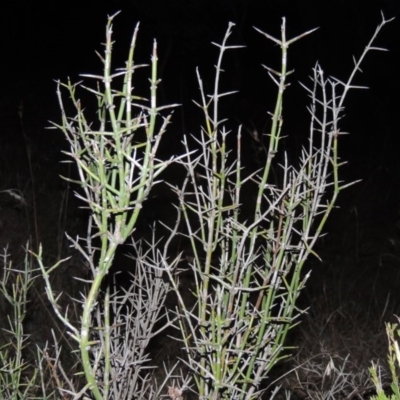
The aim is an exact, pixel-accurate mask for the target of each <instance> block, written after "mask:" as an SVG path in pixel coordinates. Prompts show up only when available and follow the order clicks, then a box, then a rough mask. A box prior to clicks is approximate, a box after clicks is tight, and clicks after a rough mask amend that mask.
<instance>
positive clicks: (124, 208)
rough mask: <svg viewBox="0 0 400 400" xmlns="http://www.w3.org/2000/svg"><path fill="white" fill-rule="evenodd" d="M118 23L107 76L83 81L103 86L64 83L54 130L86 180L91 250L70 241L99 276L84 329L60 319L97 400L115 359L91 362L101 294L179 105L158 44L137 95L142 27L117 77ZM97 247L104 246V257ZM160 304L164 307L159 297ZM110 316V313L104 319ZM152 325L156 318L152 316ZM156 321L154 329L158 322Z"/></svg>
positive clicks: (160, 164) (86, 303) (108, 48)
mask: <svg viewBox="0 0 400 400" xmlns="http://www.w3.org/2000/svg"><path fill="white" fill-rule="evenodd" d="M114 17H115V15H114V16H112V17H110V18H109V19H108V23H107V27H106V42H105V50H104V55H103V56H102V55H100V54H99V58H100V60H101V62H102V63H103V75H101V76H97V75H83V76H84V77H86V78H90V79H94V80H96V82H97V83H96V86H95V88H90V87H87V86H84V85H82V84H81V83H78V84H72V83H71V82H70V81H68V83H66V84H64V83H60V82H58V90H57V94H58V100H59V104H60V108H61V112H62V123H61V124H59V125H58V124H54V125H55V127H56V128H58V129H60V130H61V131H62V132H63V133H64V135H65V137H66V139H67V141H68V143H69V148H70V149H69V150H68V151H66V152H65V154H66V155H67V156H68V157H69V158H70V159H71V160H72V161H70V162H73V163H75V165H76V166H77V171H78V176H79V178H78V180H77V181H73V182H75V183H77V184H78V185H80V187H81V190H82V191H81V192H76V196H77V197H78V198H79V199H80V200H82V201H83V202H84V204H85V208H87V209H88V210H89V211H90V221H89V228H88V234H87V238H86V240H85V241H86V245H85V246H84V247H82V246H81V245H80V244H79V238H78V239H76V240H73V239H71V242H72V246H74V247H76V248H77V249H78V250H79V251H80V252H81V253H82V254H83V256H84V258H85V259H86V261H87V262H88V264H89V266H90V269H91V273H92V279H91V280H90V288H89V292H88V294H87V296H86V297H85V298H84V300H83V313H82V318H81V326H80V328H79V329H77V328H74V327H73V326H72V325H71V323H70V322H69V321H68V319H67V317H66V316H65V317H64V316H61V315H60V314H59V316H60V318H61V319H62V320H63V322H64V323H65V325H66V326H67V327H69V328H70V330H71V333H72V334H73V337H74V338H75V340H76V341H77V342H78V344H79V347H80V352H81V358H82V363H83V369H84V373H85V377H86V380H87V388H89V389H90V390H91V391H92V393H93V396H94V397H95V398H96V400H100V399H102V398H104V397H103V396H104V395H107V390H108V387H109V384H104V385H103V386H100V385H99V382H98V379H96V376H97V374H98V370H99V368H100V367H99V366H100V365H102V363H103V362H102V361H101V362H100V361H99V360H103V359H104V358H105V365H109V364H110V357H111V356H110V352H109V346H108V347H104V348H100V350H99V351H98V352H97V354H96V357H95V359H93V357H91V353H90V349H91V346H93V344H94V343H93V342H91V339H90V337H91V334H92V331H93V323H92V314H93V312H94V311H95V308H96V307H97V306H98V296H99V290H100V287H101V284H102V282H103V280H104V277H105V276H106V274H107V273H108V271H109V269H110V267H111V265H112V263H113V260H114V256H115V252H116V249H117V247H118V246H120V245H121V244H123V243H125V241H126V240H127V239H128V238H129V237H130V236H131V235H132V233H133V231H134V229H135V225H136V222H137V219H138V216H139V213H140V211H141V209H142V207H143V203H144V201H145V200H146V198H147V197H148V195H149V192H150V190H151V188H152V187H153V186H154V184H155V183H156V178H157V176H159V175H160V173H161V172H162V171H163V170H164V169H165V168H166V167H167V165H168V164H169V163H170V162H171V161H172V160H169V161H161V160H159V159H157V151H158V148H159V145H160V142H161V140H162V137H163V134H164V133H165V130H166V127H167V125H168V123H169V121H170V118H171V114H169V115H168V116H167V117H162V119H161V122H157V121H159V120H160V118H159V117H160V112H161V111H163V110H165V109H167V108H171V107H174V106H175V105H169V106H162V107H160V106H158V104H157V86H158V84H159V79H158V77H157V61H158V58H157V44H156V42H154V45H153V52H152V59H151V61H152V62H151V78H150V101H147V100H146V99H144V98H141V97H139V96H137V95H134V92H133V88H134V86H133V82H132V81H133V76H134V73H135V71H136V70H137V69H138V68H140V67H143V65H136V64H135V63H134V52H135V46H136V40H137V35H138V29H139V25H137V26H136V29H135V31H134V34H133V37H132V41H131V44H130V48H129V53H128V59H127V61H126V66H125V67H124V68H121V69H118V70H117V71H116V72H113V70H112V54H113V44H114V43H113V41H112V22H113V19H114ZM121 78H122V87H121V88H117V87H116V86H117V82H118V81H119V79H121ZM62 88H64V89H66V90H67V92H68V93H69V96H70V101H71V102H72V104H73V106H74V109H75V112H76V114H75V116H74V117H69V116H68V115H67V112H66V108H65V106H64V102H63V97H62V95H61V89H62ZM78 88H83V89H86V90H87V91H88V92H89V93H91V94H93V95H94V96H95V98H96V99H97V121H96V122H95V123H89V122H87V118H86V115H87V112H86V110H85V109H84V107H83V105H82V104H81V101H80V99H79V98H78V97H77V89H78ZM95 240H99V241H100V245H99V254H98V255H97V254H96V251H97V250H96V249H97V247H96V246H95V245H94V243H95V242H94V241H95ZM38 259H39V263H40V265H41V268H42V271H43V276H44V277H45V278H46V277H48V276H49V273H50V272H51V270H52V269H50V270H49V271H46V270H45V268H44V266H43V261H42V257H41V253H40V254H39V255H38ZM154 263H156V261H154ZM157 279H158V280H160V279H161V277H160V276H158V278H157ZM46 284H47V292H48V293H49V298H50V300H51V302H52V304H53V307H54V308H55V309H57V299H56V298H55V297H54V296H52V295H51V293H52V289H51V286H50V283H49V280H48V279H47V280H46ZM150 292H151V291H150ZM156 299H158V300H160V298H159V297H156ZM160 301H161V300H160ZM106 316H107V312H105V314H104V317H106ZM149 318H152V317H151V315H150V316H149ZM107 321H108V322H107ZM151 321H152V323H153V325H154V321H153V320H151ZM103 323H104V329H109V328H110V326H109V320H108V318H105V320H104V321H103ZM107 324H108V325H107ZM104 371H105V374H106V375H109V374H111V372H110V369H109V368H106V369H105V370H104ZM103 380H104V382H105V383H107V382H109V376H105V377H104V378H103ZM102 391H103V394H102Z"/></svg>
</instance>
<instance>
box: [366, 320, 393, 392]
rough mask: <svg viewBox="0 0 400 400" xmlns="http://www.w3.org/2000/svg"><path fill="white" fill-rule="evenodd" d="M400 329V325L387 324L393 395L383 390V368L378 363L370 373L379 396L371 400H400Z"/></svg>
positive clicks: (373, 365)
mask: <svg viewBox="0 0 400 400" xmlns="http://www.w3.org/2000/svg"><path fill="white" fill-rule="evenodd" d="M398 327H399V325H398V324H390V323H388V324H386V334H387V337H388V341H389V353H388V364H389V369H390V376H391V380H392V383H391V384H390V390H391V391H392V394H387V392H388V390H386V391H385V390H384V388H383V383H382V380H383V379H382V376H381V374H380V372H381V368H380V367H379V365H377V364H376V363H372V366H371V368H370V369H369V371H370V374H371V378H372V381H373V383H374V385H375V389H376V393H377V394H376V396H372V397H371V400H400V386H399V377H400V374H399V371H400V348H399V338H400V329H398Z"/></svg>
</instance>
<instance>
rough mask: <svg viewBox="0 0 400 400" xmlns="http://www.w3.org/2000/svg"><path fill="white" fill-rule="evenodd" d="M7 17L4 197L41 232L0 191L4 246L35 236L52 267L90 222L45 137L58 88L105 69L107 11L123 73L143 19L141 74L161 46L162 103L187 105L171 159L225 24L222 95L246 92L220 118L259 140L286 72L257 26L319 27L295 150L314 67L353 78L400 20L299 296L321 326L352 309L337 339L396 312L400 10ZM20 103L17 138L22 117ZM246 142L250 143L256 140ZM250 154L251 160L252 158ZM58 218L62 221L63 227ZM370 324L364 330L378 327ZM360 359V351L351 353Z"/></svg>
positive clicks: (4, 13) (300, 73) (3, 28)
mask: <svg viewBox="0 0 400 400" xmlns="http://www.w3.org/2000/svg"><path fill="white" fill-rule="evenodd" d="M0 7H1V23H0V32H1V33H0V107H1V108H0V155H1V159H0V190H1V191H2V190H7V189H10V188H13V189H18V190H20V191H21V193H23V194H24V196H25V197H26V204H27V207H28V211H33V210H34V208H35V213H36V219H35V221H33V220H32V217H31V212H27V213H25V212H23V211H21V208H20V207H19V206H18V205H16V204H15V203H14V202H13V200H11V199H8V197H7V196H6V195H5V194H4V193H2V194H0V196H1V197H0V206H1V208H0V222H1V225H0V229H1V230H0V232H1V233H0V245H1V247H3V246H5V245H6V244H7V243H9V245H10V249H11V250H15V251H17V252H18V249H20V248H21V246H22V245H24V244H25V242H26V239H27V237H28V236H31V237H32V238H35V236H38V237H36V239H33V240H36V241H38V240H39V239H40V241H43V242H44V243H45V244H46V243H47V248H48V249H50V250H48V257H49V258H51V253H52V252H53V253H54V254H57V253H61V252H62V249H63V246H65V242H64V240H63V239H59V241H60V242H61V244H60V243H58V244H57V246H58V247H57V246H55V245H52V244H51V243H52V242H54V239H55V238H56V237H57V238H59V237H60V233H61V236H62V231H63V230H64V229H66V230H68V231H69V232H71V231H72V233H75V232H78V231H79V230H80V229H81V227H82V221H83V220H84V215H82V213H81V211H79V210H78V208H77V206H78V204H76V203H75V202H74V200H73V199H72V198H69V203H68V205H67V204H66V203H63V202H64V201H65V198H66V196H65V193H66V190H67V188H66V186H65V183H62V181H61V180H60V179H59V178H58V174H59V173H62V172H63V171H64V170H63V169H62V168H64V167H63V166H62V165H61V164H60V163H59V161H60V160H61V158H62V157H61V154H60V150H61V149H62V148H64V147H65V142H64V139H63V137H62V135H61V133H59V132H56V131H49V130H46V129H45V127H46V126H48V125H49V123H48V121H49V120H53V121H58V120H59V118H60V117H59V115H60V114H59V108H58V104H57V100H56V96H55V88H56V85H55V83H54V80H56V79H61V80H63V81H65V80H66V78H67V77H68V76H69V77H71V79H72V80H73V81H77V80H79V79H80V78H79V76H78V75H79V74H80V73H98V72H100V71H101V63H100V61H99V60H98V58H97V56H96V54H95V52H94V51H95V50H97V51H99V52H102V46H101V43H103V42H104V32H105V24H106V21H107V14H109V15H110V14H113V13H115V12H116V11H117V10H121V11H122V12H121V14H120V15H119V16H118V17H117V18H116V19H115V23H114V39H115V40H116V45H115V53H114V61H115V64H114V66H115V67H118V66H123V62H124V59H125V55H126V51H127V49H128V45H129V43H130V40H131V35H132V32H133V30H134V27H135V24H136V23H137V22H138V21H140V24H141V25H140V32H139V40H138V49H137V56H136V62H137V63H148V62H149V58H150V54H151V48H152V43H153V40H154V39H157V42H158V49H159V52H158V54H159V59H160V74H161V78H162V79H163V82H162V84H161V86H160V98H159V99H160V102H161V103H165V104H168V103H172V102H177V103H181V104H183V105H184V106H183V107H181V108H180V109H179V110H177V111H176V113H175V115H174V120H173V123H172V125H171V126H170V130H169V131H168V134H167V136H166V138H165V140H166V143H167V144H166V147H165V151H166V152H168V151H169V152H172V153H173V152H176V151H178V150H177V149H179V146H178V145H177V143H179V141H180V138H181V135H182V132H185V133H188V132H190V133H195V132H196V129H198V127H199V124H200V123H201V113H200V112H199V111H198V110H196V108H195V107H194V106H193V105H192V103H191V101H190V100H191V99H193V98H194V99H198V98H199V97H198V84H197V82H196V75H195V68H196V67H199V70H200V72H201V74H202V76H203V79H204V81H205V84H206V86H207V85H210V84H211V83H212V76H213V72H214V68H213V65H214V64H215V62H216V59H217V54H218V53H217V49H216V47H215V46H212V45H211V42H217V43H220V42H221V40H222V38H223V35H224V33H225V31H226V28H227V26H228V22H229V21H232V22H234V23H236V27H235V28H234V30H233V33H232V37H231V39H230V44H239V45H244V46H246V48H244V49H240V50H236V51H235V52H234V53H230V54H228V55H227V56H226V62H225V64H224V66H225V69H226V71H227V72H226V74H225V76H224V79H225V82H224V85H226V87H227V88H229V89H230V90H239V91H240V93H239V94H237V95H235V96H233V97H231V98H230V99H227V100H226V102H225V103H223V112H224V113H225V115H226V117H227V118H230V120H231V121H232V124H233V126H234V125H235V124H236V125H237V124H238V123H242V124H243V125H244V126H245V127H247V128H249V129H253V128H256V129H257V130H258V131H259V132H265V129H266V128H268V126H269V125H268V124H269V121H270V120H269V117H268V114H267V112H268V111H272V110H273V106H274V101H275V91H274V90H275V87H274V85H273V84H271V82H270V81H269V78H268V77H267V74H266V72H265V70H264V69H263V68H262V67H261V64H266V65H268V66H270V67H272V68H278V67H279V65H280V52H279V48H278V47H277V46H275V45H274V44H273V43H271V42H268V41H267V40H266V39H265V38H264V37H262V36H261V35H260V34H259V33H257V32H256V31H255V30H254V29H253V26H255V27H257V28H259V29H261V30H262V31H264V32H267V33H269V34H270V35H272V36H275V37H277V38H279V36H280V25H281V18H282V17H286V19H287V36H288V37H289V38H290V37H293V36H296V35H298V34H301V33H303V32H304V31H307V30H310V29H312V28H315V27H319V30H317V31H316V32H314V33H313V34H312V35H311V36H308V37H306V38H304V39H302V40H301V41H300V42H298V43H295V44H294V45H293V46H292V47H291V48H290V49H289V69H295V74H293V75H292V76H291V77H290V78H289V80H290V82H291V86H290V87H289V88H288V89H287V92H286V98H285V103H284V120H285V122H284V134H286V135H288V137H289V138H290V139H288V141H287V146H288V151H291V150H290V149H294V150H293V151H294V152H296V149H299V147H300V146H301V144H302V143H305V140H306V137H307V132H308V131H307V128H308V126H307V121H308V114H307V111H306V106H307V104H308V99H307V96H306V93H305V91H304V90H303V89H301V87H300V85H299V84H298V81H302V82H307V79H308V75H309V74H310V72H311V68H312V67H313V66H314V65H315V62H316V61H318V62H319V63H320V64H321V65H322V67H323V69H324V70H325V73H326V74H327V75H333V76H335V77H337V78H339V79H346V77H347V76H348V74H349V73H350V72H351V70H352V67H353V61H352V57H353V55H354V56H355V57H357V56H359V55H360V54H361V52H362V51H363V49H364V47H365V45H366V44H367V43H368V41H369V40H370V38H371V36H372V34H373V32H374V31H375V29H376V27H377V25H378V24H379V23H380V22H381V11H382V12H383V13H384V15H385V17H386V19H389V18H392V17H396V18H397V19H395V20H394V21H393V22H392V23H390V24H388V25H387V26H386V27H385V28H384V29H383V31H382V32H381V34H380V35H379V37H378V40H377V41H376V43H375V45H376V46H381V47H385V48H387V49H388V50H389V52H371V53H370V54H368V56H367V59H366V61H365V62H364V64H363V66H362V70H363V74H359V75H358V76H357V78H356V80H355V83H356V84H358V85H365V86H369V87H370V89H369V90H368V91H366V90H364V91H360V90H359V91H353V92H351V93H350V94H349V96H348V99H347V102H346V112H345V114H346V116H345V118H344V119H343V123H342V130H343V131H347V132H350V135H348V136H342V138H341V140H340V144H339V146H340V155H341V157H342V159H343V160H347V161H348V165H347V166H345V167H344V168H343V169H342V178H343V180H345V181H348V182H350V181H352V180H356V179H361V180H362V182H361V183H358V184H357V185H355V186H353V187H352V188H350V189H348V190H346V191H345V192H344V193H342V195H341V196H340V198H339V202H338V205H339V208H338V209H337V210H334V212H333V214H332V218H331V219H330V221H329V223H328V226H327V231H328V232H329V235H328V236H326V237H325V238H324V239H323V240H322V241H321V242H320V243H319V245H318V252H319V254H320V255H321V257H322V259H323V262H322V263H320V262H317V261H312V262H311V263H310V265H313V266H314V267H315V268H314V271H313V274H312V277H311V280H310V282H309V285H308V288H307V294H306V297H305V298H306V303H307V304H310V305H311V306H312V310H311V312H310V315H311V316H313V318H314V320H315V319H317V318H321V314H323V315H325V316H326V315H332V312H333V311H332V310H336V311H337V310H342V311H343V310H346V312H347V314H346V313H344V312H343V313H341V314H340V318H339V317H338V318H339V321H338V322H337V325H338V326H339V327H338V328H337V330H336V331H335V332H338V331H339V330H340V328H341V327H342V326H343V325H345V326H346V327H347V326H349V320H350V321H354V320H357V318H360V319H361V318H364V319H363V321H364V322H365V320H366V319H367V320H368V318H371V319H372V320H373V321H374V324H375V322H376V323H378V322H379V323H380V325H379V326H380V328H379V327H377V329H381V328H382V320H380V319H379V318H375V316H377V315H379V316H380V317H382V316H383V315H385V316H387V317H388V318H389V315H391V313H394V312H396V310H398V306H399V305H400V298H399V295H398V293H399V288H400V276H399V271H400V270H399V268H400V236H399V234H400V232H399V230H398V227H400V216H399V206H400V157H399V143H400V141H399V139H398V137H399V127H398V116H399V111H398V110H399V106H400V102H399V100H398V99H399V93H400V78H399V71H400V22H399V19H398V17H399V16H400V1H398V0H379V1H378V0H375V1H373V0H371V1H365V0H363V1H361V0H346V1H345V0H336V1H326V0H304V1H295V0H293V1H284V0H281V1H277V0H274V1H272V0H271V1H269V0H230V1H229V0H193V1H189V0H174V1H173V0H171V1H167V0H131V1H122V0H121V1H108V2H98V1H83V0H82V1H79V2H78V1H69V2H50V1H48V2H43V1H32V2H31V1H19V2H18V1H7V2H5V1H3V2H2V5H1V6H0ZM137 87H138V90H139V91H141V92H143V94H146V90H148V82H147V81H146V80H143V81H142V82H138V83H137ZM21 104H22V105H23V128H22V126H21V120H20V118H19V117H18V107H19V106H20V105H21ZM244 140H245V141H247V142H248V143H250V142H251V138H250V136H248V137H246V136H245V137H244ZM249 148H250V146H249ZM27 150H29V154H30V157H31V165H33V172H34V176H35V177H36V178H35V183H36V186H35V185H33V182H32V174H31V173H30V172H29V163H28V158H27ZM252 157H253V154H252V153H249V159H251V158H252ZM34 186H35V187H34ZM34 200H35V202H34ZM34 203H35V204H36V205H35V206H34ZM60 204H62V206H60ZM60 208H61V209H63V210H66V211H65V212H66V218H65V217H63V218H64V219H63V220H62V218H61V217H60ZM146 213H147V214H146ZM162 213H163V207H162V206H161V207H160V206H159V205H157V212H155V211H146V212H145V215H146V218H147V219H148V220H151V219H158V218H162ZM49 219H50V220H51V224H49ZM146 222H148V221H146ZM55 247H57V248H55ZM54 257H56V255H54ZM388 304H390V306H388ZM322 309H323V310H324V311H320V312H321V314H318V312H319V311H318V310H322ZM313 310H314V311H313ZM329 310H330V311H329ZM313 313H314V314H313ZM385 313H386V314H385ZM317 314H318V315H317ZM360 315H362V317H360ZM342 318H344V319H342ZM330 321H331V322H332V323H333V322H334V321H335V318H331V319H330ZM310 325H312V323H310V322H309V324H308V325H307V324H305V326H308V327H310ZM372 325H373V324H372V323H371V322H369V323H367V326H369V327H370V329H371V330H372V329H373V328H372ZM374 326H375V325H374ZM338 335H339V333H338ZM354 335H356V334H354V333H353V336H354ZM312 337H313V336H312ZM354 339H355V340H356V341H358V342H359V341H360V340H359V338H354ZM341 346H342V347H343V343H342V344H341ZM347 350H348V349H347ZM338 351H339V350H338ZM349 351H350V350H349ZM363 352H364V353H366V350H365V349H364V350H360V351H359V352H358V353H357V354H360V353H363ZM368 356H369V353H368ZM368 356H367V357H368Z"/></svg>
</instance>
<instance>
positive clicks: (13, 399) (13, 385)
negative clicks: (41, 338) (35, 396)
mask: <svg viewBox="0 0 400 400" xmlns="http://www.w3.org/2000/svg"><path fill="white" fill-rule="evenodd" d="M2 259H3V260H2V261H3V262H2V264H3V276H2V278H1V280H0V294H1V295H2V297H3V299H4V300H5V304H4V305H3V307H2V308H3V310H2V311H3V312H4V311H5V309H6V308H8V307H7V306H11V309H12V311H11V313H10V314H9V315H8V327H7V328H5V327H4V328H2V331H3V332H2V335H4V338H5V343H1V344H0V363H1V365H0V397H1V398H4V399H10V400H19V399H28V398H31V397H30V396H32V393H33V392H34V390H35V385H36V383H37V378H38V377H39V370H38V369H37V368H36V367H33V366H32V365H30V364H29V363H27V362H26V360H25V358H24V357H25V356H26V354H24V352H25V350H26V348H27V347H28V344H29V337H28V336H27V335H26V334H25V333H24V325H23V322H24V320H25V317H26V314H27V306H28V292H29V289H30V288H31V286H32V284H33V282H34V279H35V278H36V277H37V276H38V275H37V274H36V276H35V275H34V268H33V267H32V261H33V260H32V257H31V256H29V254H28V253H26V257H25V260H24V264H23V265H24V269H23V270H18V269H13V268H12V265H11V263H10V262H8V254H7V249H5V252H4V254H3V255H2Z"/></svg>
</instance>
